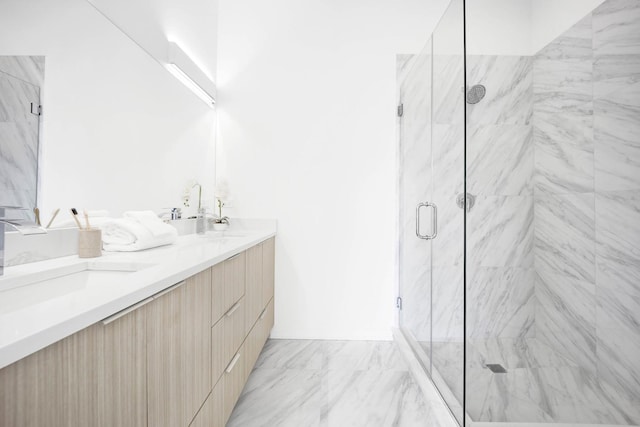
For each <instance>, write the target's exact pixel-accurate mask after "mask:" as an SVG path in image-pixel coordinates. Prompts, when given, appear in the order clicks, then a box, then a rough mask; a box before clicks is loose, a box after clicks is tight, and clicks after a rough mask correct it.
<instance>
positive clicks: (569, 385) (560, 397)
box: [423, 338, 640, 425]
mask: <svg viewBox="0 0 640 427" xmlns="http://www.w3.org/2000/svg"><path fill="white" fill-rule="evenodd" d="M423 347H424V348H425V350H426V351H427V352H428V349H429V347H428V345H426V344H425V345H423ZM432 349H433V350H432V358H433V364H434V366H435V368H436V369H437V370H438V372H439V373H440V375H441V376H442V378H443V379H444V381H445V382H446V383H447V385H448V386H449V388H450V389H451V391H452V393H453V394H454V395H455V396H456V397H457V398H459V399H461V397H462V380H461V378H462V363H463V362H462V343H454V342H446V343H444V342H436V343H433V347H432ZM488 363H497V364H501V365H502V366H504V367H505V368H506V370H507V373H504V374H494V373H492V372H491V371H489V370H488V369H487V368H486V367H485V364H488ZM466 371H467V372H466V373H467V399H466V403H467V408H466V409H467V414H468V415H469V416H470V417H471V419H472V420H473V421H479V422H531V423H550V422H551V423H578V424H614V425H638V424H640V407H638V406H637V403H636V402H628V401H626V400H625V399H624V398H623V397H622V396H620V395H618V394H616V393H615V392H614V391H613V390H612V389H611V388H610V386H608V384H606V383H604V382H603V381H602V380H600V379H599V378H598V377H597V375H596V374H595V373H593V372H589V371H587V370H586V369H583V368H581V367H579V366H577V365H576V364H575V363H573V362H571V361H570V360H568V359H566V358H564V357H563V356H562V355H560V354H558V353H557V352H555V351H554V350H552V349H551V347H548V346H547V345H545V344H544V343H542V342H540V341H539V340H536V339H535V338H528V339H489V340H478V341H472V342H469V344H468V361H467V370H466Z"/></svg>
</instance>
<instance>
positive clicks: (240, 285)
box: [224, 252, 246, 313]
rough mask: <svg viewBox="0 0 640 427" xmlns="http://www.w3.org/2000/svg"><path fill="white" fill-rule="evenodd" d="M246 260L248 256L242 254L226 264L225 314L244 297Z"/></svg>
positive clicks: (233, 257) (230, 259)
mask: <svg viewBox="0 0 640 427" xmlns="http://www.w3.org/2000/svg"><path fill="white" fill-rule="evenodd" d="M245 260H246V254H245V253H244V252H242V253H239V254H237V255H234V256H232V257H231V258H229V259H228V260H226V261H225V262H224V301H225V303H224V312H225V313H226V312H227V311H228V310H229V309H230V308H231V307H232V306H233V304H235V303H236V302H237V301H238V300H239V299H240V298H242V296H243V295H244V283H245Z"/></svg>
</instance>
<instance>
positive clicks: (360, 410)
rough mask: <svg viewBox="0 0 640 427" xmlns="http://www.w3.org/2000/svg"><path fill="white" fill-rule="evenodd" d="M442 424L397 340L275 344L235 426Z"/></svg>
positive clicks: (250, 384) (245, 394)
mask: <svg viewBox="0 0 640 427" xmlns="http://www.w3.org/2000/svg"><path fill="white" fill-rule="evenodd" d="M263 426H264V427H289V426H291V427H360V426H362V427H365V426H366V427H387V426H388V427H391V426H393V427H422V426H425V427H440V426H441V423H439V422H438V420H437V419H436V417H435V416H434V413H433V408H432V406H431V405H430V404H429V402H428V401H427V400H426V399H425V397H424V395H423V393H422V391H421V389H420V387H419V386H418V385H417V384H416V382H415V381H414V380H413V378H412V376H411V373H410V372H409V368H408V366H407V364H406V362H405V361H404V360H403V358H402V356H401V354H400V352H399V350H398V349H397V347H396V344H395V343H394V342H386V341H320V340H269V341H267V344H266V345H265V347H264V349H263V351H262V353H261V355H260V358H259V359H258V361H257V362H256V366H255V368H254V370H253V371H252V373H251V375H250V377H249V379H248V381H247V384H246V386H245V388H244V390H243V391H242V395H241V397H240V399H239V401H238V403H237V404H236V407H235V409H234V411H233V413H232V414H231V418H230V419H229V422H228V423H227V427H263Z"/></svg>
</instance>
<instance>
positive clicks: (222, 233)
mask: <svg viewBox="0 0 640 427" xmlns="http://www.w3.org/2000/svg"><path fill="white" fill-rule="evenodd" d="M207 236H209V237H211V238H213V239H224V238H227V237H247V236H248V234H247V233H241V232H238V231H209V232H207Z"/></svg>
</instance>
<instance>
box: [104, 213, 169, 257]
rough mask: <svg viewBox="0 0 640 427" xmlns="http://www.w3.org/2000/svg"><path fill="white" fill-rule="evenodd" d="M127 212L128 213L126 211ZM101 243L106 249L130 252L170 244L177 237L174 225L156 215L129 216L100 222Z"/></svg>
mask: <svg viewBox="0 0 640 427" xmlns="http://www.w3.org/2000/svg"><path fill="white" fill-rule="evenodd" d="M128 214H130V213H129V212H128ZM101 228H102V243H103V248H104V250H106V251H118V252H131V251H140V250H143V249H149V248H155V247H157V246H163V245H170V244H172V243H174V242H175V241H176V239H177V238H178V231H177V230H176V229H175V227H172V226H171V225H168V224H165V223H163V222H162V220H160V219H159V218H158V217H157V216H155V214H154V216H153V217H149V216H148V215H139V216H135V215H134V216H131V215H128V216H127V217H125V218H119V219H114V220H111V221H107V222H105V223H103V224H102V226H101Z"/></svg>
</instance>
